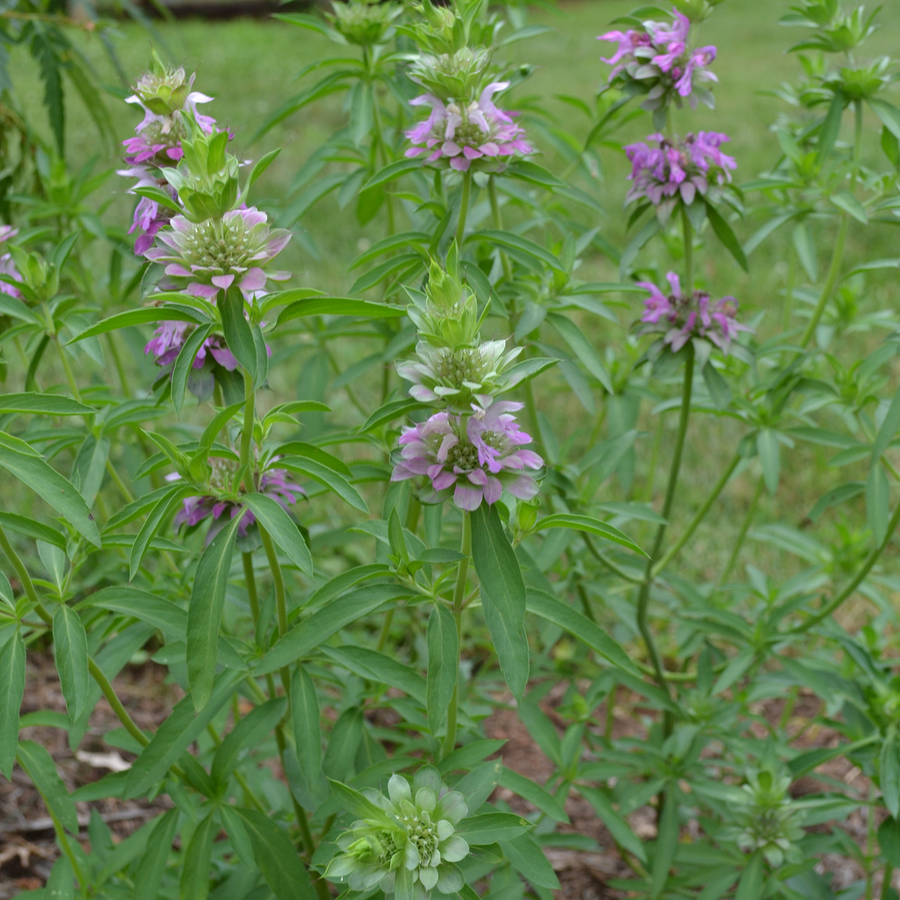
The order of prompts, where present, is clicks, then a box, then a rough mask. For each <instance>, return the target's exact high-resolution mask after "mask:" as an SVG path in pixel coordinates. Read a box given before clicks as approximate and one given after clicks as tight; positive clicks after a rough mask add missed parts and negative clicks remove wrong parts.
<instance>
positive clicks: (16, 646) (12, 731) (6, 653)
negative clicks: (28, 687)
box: [0, 630, 25, 780]
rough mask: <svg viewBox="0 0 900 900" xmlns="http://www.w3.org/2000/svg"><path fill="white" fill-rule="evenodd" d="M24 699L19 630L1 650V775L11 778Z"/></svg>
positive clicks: (23, 643) (21, 645) (22, 643)
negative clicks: (20, 711) (20, 712)
mask: <svg viewBox="0 0 900 900" xmlns="http://www.w3.org/2000/svg"><path fill="white" fill-rule="evenodd" d="M24 696H25V641H24V640H23V639H22V634H21V632H19V631H18V630H16V633H15V634H14V635H13V636H12V637H11V638H10V639H9V640H8V641H7V642H6V643H5V644H4V645H3V647H2V648H0V772H2V773H3V775H4V776H5V777H6V778H7V780H8V779H9V778H10V776H11V775H12V768H13V763H14V762H15V759H16V744H17V742H18V740H19V710H20V709H21V708H22V698H23V697H24Z"/></svg>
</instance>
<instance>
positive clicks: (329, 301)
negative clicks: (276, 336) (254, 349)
mask: <svg viewBox="0 0 900 900" xmlns="http://www.w3.org/2000/svg"><path fill="white" fill-rule="evenodd" d="M405 315H406V308H405V307H403V306H389V305H388V304H386V303H374V302H372V301H371V300H357V299H355V298H353V297H308V298H307V299H305V300H298V301H297V302H296V303H291V304H290V306H287V307H285V309H283V310H282V311H281V315H280V316H279V317H278V321H277V322H276V323H275V327H276V328H280V327H281V326H282V325H284V323H285V322H290V321H292V320H294V319H303V318H306V317H307V316H360V317H362V318H366V319H398V318H402V317H403V316H405Z"/></svg>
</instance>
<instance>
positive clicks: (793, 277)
mask: <svg viewBox="0 0 900 900" xmlns="http://www.w3.org/2000/svg"><path fill="white" fill-rule="evenodd" d="M796 281H797V252H796V250H795V251H794V252H793V253H792V254H791V261H790V263H789V264H788V277H787V286H786V288H787V290H786V292H785V297H784V310H783V311H782V320H781V329H782V331H787V330H788V329H789V328H790V327H791V314H792V313H793V311H794V285H795V283H796Z"/></svg>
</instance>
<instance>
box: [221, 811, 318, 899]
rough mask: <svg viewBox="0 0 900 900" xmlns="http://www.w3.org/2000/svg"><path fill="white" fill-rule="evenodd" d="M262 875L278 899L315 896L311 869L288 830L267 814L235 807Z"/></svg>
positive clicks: (313, 897)
mask: <svg viewBox="0 0 900 900" xmlns="http://www.w3.org/2000/svg"><path fill="white" fill-rule="evenodd" d="M234 812H235V813H236V814H237V815H238V816H240V818H241V820H242V822H243V824H244V827H245V829H246V831H247V836H248V837H249V838H250V843H251V844H252V845H253V857H254V859H255V860H256V865H257V866H259V870H260V872H262V875H263V878H265V880H266V884H268V886H269V888H270V889H271V890H272V893H273V894H275V896H276V897H277V898H278V900H315V897H316V894H315V891H313V888H312V884H311V882H310V880H309V873H308V872H307V871H306V869H305V868H304V866H303V863H302V862H301V861H300V855H299V853H298V852H297V848H296V847H295V846H294V845H293V844H292V843H291V840H290V838H289V837H288V836H287V832H286V831H285V830H284V829H283V828H281V827H280V826H279V825H277V824H276V823H275V822H273V821H272V820H271V819H270V818H269V817H268V816H267V815H265V814H263V813H261V812H257V811H256V810H254V809H241V808H240V807H236V808H235V809H234Z"/></svg>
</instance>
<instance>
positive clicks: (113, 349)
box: [106, 332, 131, 398]
mask: <svg viewBox="0 0 900 900" xmlns="http://www.w3.org/2000/svg"><path fill="white" fill-rule="evenodd" d="M106 338H107V344H108V345H109V352H110V353H111V354H112V358H113V364H114V365H115V367H116V374H117V375H118V376H119V384H120V385H121V386H122V393H123V394H124V395H125V396H126V397H128V398H130V397H131V388H130V387H129V385H128V376H127V375H126V374H125V366H124V365H123V364H122V354H121V353H119V348H118V347H117V346H116V338H115V335H114V334H113V333H112V332H110V333H109V334H107V336H106Z"/></svg>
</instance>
